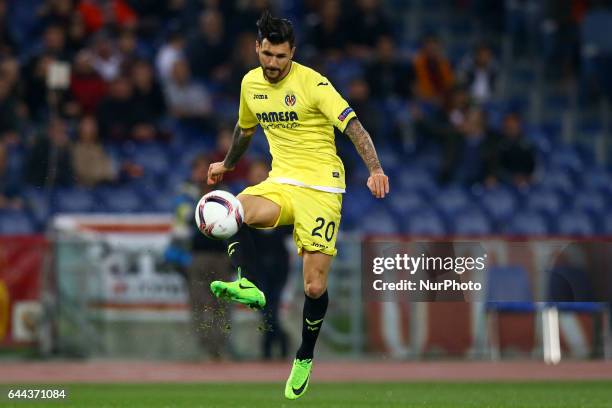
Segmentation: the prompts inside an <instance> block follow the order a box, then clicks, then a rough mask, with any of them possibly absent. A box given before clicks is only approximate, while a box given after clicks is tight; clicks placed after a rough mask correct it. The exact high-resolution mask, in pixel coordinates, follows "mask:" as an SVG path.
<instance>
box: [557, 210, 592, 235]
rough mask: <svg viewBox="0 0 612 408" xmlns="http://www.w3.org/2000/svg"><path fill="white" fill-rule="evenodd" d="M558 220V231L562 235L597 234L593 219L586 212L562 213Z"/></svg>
mask: <svg viewBox="0 0 612 408" xmlns="http://www.w3.org/2000/svg"><path fill="white" fill-rule="evenodd" d="M557 220H558V221H557V225H558V227H557V228H558V232H559V233H560V234H562V235H572V236H592V235H594V234H595V225H594V224H593V220H592V219H591V217H590V216H589V215H588V214H586V213H585V212H582V211H570V212H566V213H563V214H561V215H560V216H559V217H558V219H557Z"/></svg>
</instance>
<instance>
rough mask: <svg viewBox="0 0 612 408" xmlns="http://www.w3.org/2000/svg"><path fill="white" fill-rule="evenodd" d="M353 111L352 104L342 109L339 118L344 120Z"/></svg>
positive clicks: (341, 120)
mask: <svg viewBox="0 0 612 408" xmlns="http://www.w3.org/2000/svg"><path fill="white" fill-rule="evenodd" d="M352 111H353V108H351V107H350V106H349V107H348V108H346V109H345V110H343V111H342V113H341V114H340V115H338V119H339V120H340V122H344V119H346V117H347V116H348V115H349V114H350V113H351V112H352Z"/></svg>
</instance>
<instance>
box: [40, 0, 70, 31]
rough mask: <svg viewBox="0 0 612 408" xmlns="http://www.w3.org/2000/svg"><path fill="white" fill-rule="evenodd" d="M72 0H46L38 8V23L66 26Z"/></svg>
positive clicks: (44, 25)
mask: <svg viewBox="0 0 612 408" xmlns="http://www.w3.org/2000/svg"><path fill="white" fill-rule="evenodd" d="M73 8H74V1H73V0H46V1H45V2H44V3H43V4H42V6H41V7H40V9H39V10H38V16H39V19H40V25H41V26H43V27H46V26H48V25H57V26H59V27H67V26H68V25H69V24H70V21H71V19H72V12H73Z"/></svg>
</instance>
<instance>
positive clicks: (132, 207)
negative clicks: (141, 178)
mask: <svg viewBox="0 0 612 408" xmlns="http://www.w3.org/2000/svg"><path fill="white" fill-rule="evenodd" d="M98 194H99V198H100V200H101V203H102V208H103V209H104V210H105V211H110V212H138V211H141V210H142V209H143V202H142V199H141V197H140V195H139V194H138V193H136V192H135V191H134V190H132V189H128V188H105V189H102V190H100V191H99V192H98Z"/></svg>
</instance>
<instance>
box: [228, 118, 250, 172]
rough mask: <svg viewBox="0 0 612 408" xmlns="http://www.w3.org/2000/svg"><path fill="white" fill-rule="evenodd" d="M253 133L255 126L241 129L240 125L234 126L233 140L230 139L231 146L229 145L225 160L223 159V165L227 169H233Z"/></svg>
mask: <svg viewBox="0 0 612 408" xmlns="http://www.w3.org/2000/svg"><path fill="white" fill-rule="evenodd" d="M253 133H255V128H251V129H241V128H240V126H238V125H236V127H235V128H234V140H233V141H232V146H231V147H230V149H229V151H228V152H227V155H226V156H225V160H224V161H223V165H224V166H225V167H227V168H228V169H233V168H234V166H236V163H238V160H240V158H241V157H242V155H243V154H244V152H246V149H247V148H248V147H249V144H251V136H253Z"/></svg>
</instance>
